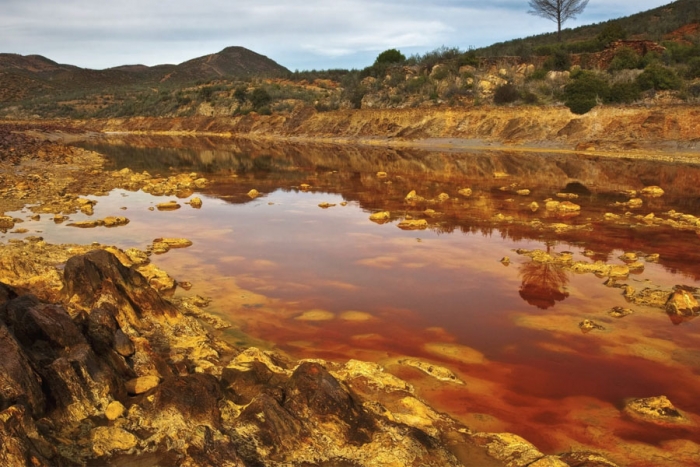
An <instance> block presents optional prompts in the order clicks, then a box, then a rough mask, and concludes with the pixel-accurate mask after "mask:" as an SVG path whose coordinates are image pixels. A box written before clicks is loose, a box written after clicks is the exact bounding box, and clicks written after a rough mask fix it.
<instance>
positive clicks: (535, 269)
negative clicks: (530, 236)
mask: <svg viewBox="0 0 700 467" xmlns="http://www.w3.org/2000/svg"><path fill="white" fill-rule="evenodd" d="M550 248H551V244H547V253H549V252H550ZM519 274H520V277H521V278H522V280H523V283H522V285H521V286H520V296H521V297H522V299H523V300H525V301H526V302H527V303H529V304H530V305H533V306H536V307H537V308H541V309H543V310H546V309H547V308H551V307H553V306H554V305H555V304H556V302H561V301H563V300H564V299H565V298H567V297H568V296H569V292H567V290H566V286H567V284H568V283H569V276H568V273H567V272H566V271H565V270H564V269H562V268H561V267H560V266H558V265H556V264H554V263H548V262H539V261H534V260H531V261H530V262H529V263H526V264H523V265H522V266H520V273H519Z"/></svg>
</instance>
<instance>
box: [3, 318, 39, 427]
mask: <svg viewBox="0 0 700 467" xmlns="http://www.w3.org/2000/svg"><path fill="white" fill-rule="evenodd" d="M0 356H1V357H0V410H5V409H6V408H8V407H9V406H11V405H13V404H18V403H20V404H24V405H26V406H27V407H29V408H30V410H31V411H32V413H33V414H34V415H35V416H40V415H41V414H42V413H43V412H44V408H45V405H46V399H45V397H44V394H43V392H42V390H41V378H40V377H39V375H37V374H36V373H34V370H33V369H32V366H31V363H30V362H29V358H28V357H27V355H26V354H25V353H24V351H23V350H22V348H21V347H20V345H19V342H17V340H16V339H15V337H14V336H13V335H12V334H11V333H10V330H9V329H8V328H7V326H5V325H4V324H3V323H2V322H0Z"/></svg>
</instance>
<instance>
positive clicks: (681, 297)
mask: <svg viewBox="0 0 700 467" xmlns="http://www.w3.org/2000/svg"><path fill="white" fill-rule="evenodd" d="M666 313H668V314H669V315H678V316H695V315H697V314H699V313H700V305H699V304H698V301H697V299H696V298H695V297H694V296H693V295H692V294H691V293H690V292H688V291H687V290H684V289H676V290H675V291H674V292H673V294H672V295H671V296H670V297H669V298H668V301H667V302H666Z"/></svg>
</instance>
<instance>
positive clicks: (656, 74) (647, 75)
mask: <svg viewBox="0 0 700 467" xmlns="http://www.w3.org/2000/svg"><path fill="white" fill-rule="evenodd" d="M637 84H638V85H639V87H640V88H641V89H642V90H644V91H645V90H647V89H654V90H657V91H664V90H677V89H680V88H681V84H682V81H681V79H680V78H679V77H678V75H677V74H676V72H675V71H673V70H671V69H670V68H666V67H665V66H663V65H661V64H658V63H652V64H651V65H649V66H648V67H646V69H645V70H644V72H643V73H642V74H641V75H639V76H637Z"/></svg>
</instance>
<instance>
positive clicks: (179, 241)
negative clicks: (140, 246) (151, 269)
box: [153, 238, 192, 248]
mask: <svg viewBox="0 0 700 467" xmlns="http://www.w3.org/2000/svg"><path fill="white" fill-rule="evenodd" d="M153 243H165V244H166V245H168V246H169V247H170V248H187V247H188V246H191V245H192V241H191V240H187V239H186V238H156V239H155V240H153Z"/></svg>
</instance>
